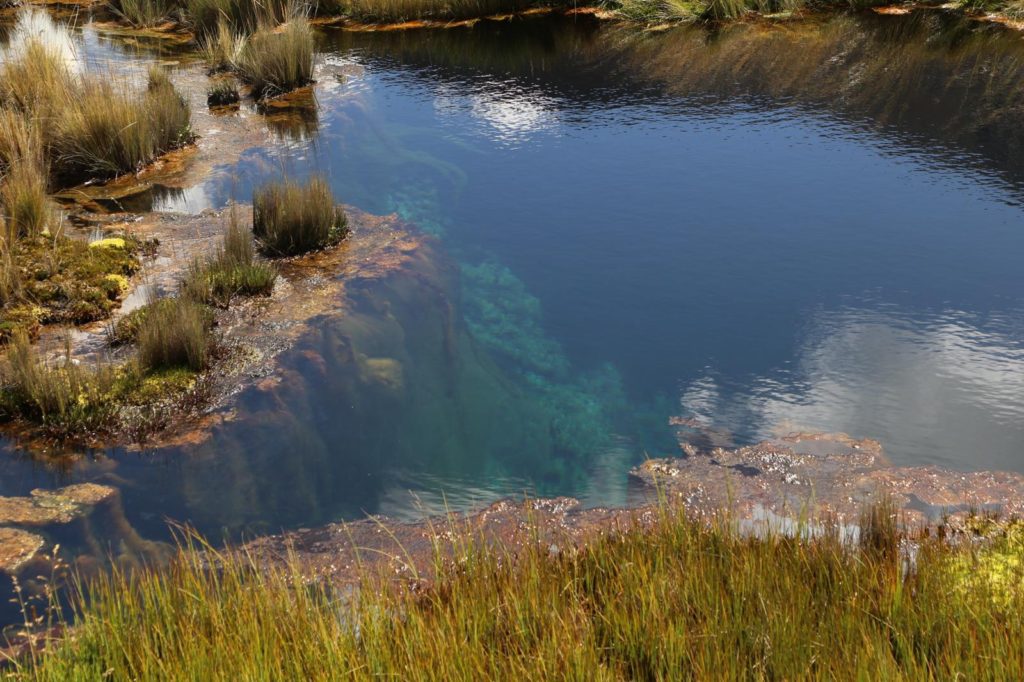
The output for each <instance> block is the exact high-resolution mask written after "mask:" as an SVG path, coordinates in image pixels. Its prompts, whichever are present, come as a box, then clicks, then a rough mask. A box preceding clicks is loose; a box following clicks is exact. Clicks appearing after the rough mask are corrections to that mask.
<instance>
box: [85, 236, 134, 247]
mask: <svg viewBox="0 0 1024 682" xmlns="http://www.w3.org/2000/svg"><path fill="white" fill-rule="evenodd" d="M124 247H125V241H124V239H122V238H121V237H107V238H105V239H99V240H97V241H94V242H90V243H89V248H90V249H123V248H124Z"/></svg>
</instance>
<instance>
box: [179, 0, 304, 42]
mask: <svg viewBox="0 0 1024 682" xmlns="http://www.w3.org/2000/svg"><path fill="white" fill-rule="evenodd" d="M183 4H184V10H185V15H186V16H187V17H188V21H189V22H190V23H191V25H192V29H193V30H194V31H195V33H196V35H197V36H199V37H200V38H206V37H208V36H210V35H212V34H215V33H216V32H217V31H218V30H219V26H220V25H221V24H223V25H225V26H227V27H228V28H229V29H231V31H232V32H234V33H240V34H242V35H246V34H249V33H253V32H255V31H256V30H257V29H259V28H261V27H264V26H276V25H278V24H282V23H284V22H286V21H288V20H289V19H291V18H292V17H296V16H300V15H302V14H303V13H304V11H305V5H304V3H303V2H302V1H301V0H184V3H183Z"/></svg>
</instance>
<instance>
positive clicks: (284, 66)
mask: <svg viewBox="0 0 1024 682" xmlns="http://www.w3.org/2000/svg"><path fill="white" fill-rule="evenodd" d="M313 43H314V40H313V29H312V28H311V27H310V25H309V22H308V21H307V20H306V19H305V18H304V17H295V18H292V19H291V20H290V21H289V22H288V23H287V24H285V25H284V26H282V27H280V28H277V29H269V28H263V29H260V30H258V31H256V32H255V33H254V34H252V35H251V36H249V37H248V38H247V39H246V41H245V44H244V46H243V47H242V49H241V52H240V54H239V56H238V59H237V60H236V62H235V65H234V66H235V70H236V71H237V73H238V76H239V78H241V79H242V80H243V81H245V82H246V83H248V84H249V86H250V87H251V88H252V92H253V96H255V97H256V98H257V99H259V98H265V97H273V96H274V95H280V94H282V93H285V92H288V91H290V90H294V89H296V88H299V87H302V86H304V85H308V84H309V83H311V82H312V80H313V55H314V44H313Z"/></svg>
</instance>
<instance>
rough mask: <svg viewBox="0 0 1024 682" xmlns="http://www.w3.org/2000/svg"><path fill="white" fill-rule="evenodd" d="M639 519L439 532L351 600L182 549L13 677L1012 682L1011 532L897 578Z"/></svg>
mask: <svg viewBox="0 0 1024 682" xmlns="http://www.w3.org/2000/svg"><path fill="white" fill-rule="evenodd" d="M656 516H658V520H657V521H656V522H655V523H654V524H653V525H652V526H650V527H647V528H645V529H638V530H632V531H629V532H614V533H610V534H603V535H599V536H595V537H594V538H593V539H592V540H591V542H590V544H588V545H586V546H584V547H583V548H581V549H578V550H575V549H573V547H572V546H571V545H561V547H560V548H559V550H558V551H554V550H553V549H552V547H551V544H550V542H549V541H543V542H541V541H532V540H530V533H531V532H532V531H530V530H527V531H524V534H523V539H524V540H526V544H525V546H524V547H523V548H521V549H517V550H515V551H512V550H502V549H501V548H495V547H494V546H493V545H491V546H490V548H489V549H488V548H487V546H486V545H485V543H483V542H481V541H479V540H474V539H473V537H472V536H471V535H470V534H469V533H468V532H467V531H465V530H463V529H460V528H458V527H456V526H454V525H453V527H452V528H451V529H448V528H442V529H440V530H441V531H443V532H444V533H441V534H437V535H435V536H434V540H433V541H434V542H435V546H436V547H437V555H436V559H435V570H436V571H437V573H438V575H439V578H438V579H437V580H436V581H435V582H433V583H432V584H431V583H417V585H418V586H417V587H416V588H415V589H411V587H412V586H410V585H408V584H406V583H397V582H395V581H394V579H393V577H392V579H391V580H385V581H380V580H378V579H376V578H374V576H373V574H372V573H370V572H369V571H367V572H365V574H364V575H365V578H364V582H363V585H362V589H360V590H359V591H358V592H355V593H336V592H333V591H332V590H330V589H329V588H327V587H325V586H323V585H321V584H319V583H312V584H310V583H308V582H307V581H304V580H303V579H301V577H300V576H299V574H298V573H297V572H296V571H295V570H294V569H271V570H264V569H263V568H261V567H259V566H258V565H256V563H255V562H254V561H253V560H251V559H249V558H247V557H245V556H244V555H239V554H237V553H235V554H220V555H216V554H214V553H212V550H210V548H209V547H208V546H199V549H202V550H204V551H203V552H202V553H197V552H195V551H194V550H195V549H196V547H195V546H193V547H192V548H189V547H185V548H183V549H182V550H181V552H180V553H179V555H178V557H177V559H176V561H174V563H173V565H172V566H171V567H169V568H165V569H162V570H157V571H154V570H149V571H143V572H139V573H131V574H129V573H126V572H123V571H119V570H115V571H114V573H113V574H111V575H108V576H106V577H103V578H100V579H99V580H98V581H97V582H95V583H94V584H93V585H92V586H91V587H90V588H89V589H88V590H87V592H86V596H85V598H84V600H82V601H81V602H80V604H81V606H80V612H79V614H78V623H79V624H78V625H77V626H76V629H75V630H74V635H73V636H72V637H70V638H69V639H67V640H65V641H63V642H59V643H57V642H55V643H52V644H51V645H50V646H49V647H48V649H47V651H46V653H44V654H40V655H38V656H32V657H30V658H29V659H27V660H26V661H25V662H24V663H23V664H22V666H21V668H20V669H19V670H18V671H17V672H18V673H19V674H20V675H21V679H29V680H78V679H82V680H85V679H100V678H104V679H112V680H129V679H130V680H158V679H159V680H179V679H180V680H200V679H202V680H207V679H223V680H228V679H232V680H234V679H281V680H286V679H287V680H328V679H345V678H354V679H367V680H369V679H403V680H410V679H415V680H419V679H423V680H428V679H438V680H547V679H578V680H624V679H634V680H658V679H679V678H680V677H682V678H686V679H708V680H723V679H794V680H795V679H837V680H855V679H863V680H876V679H885V680H898V679H914V680H917V679H971V680H973V679H1021V676H1022V675H1024V619H1022V618H1020V608H1021V606H1024V600H1022V594H1024V588H1022V586H1021V582H1020V571H1021V569H1020V567H1019V566H1018V567H1017V568H1016V569H1015V570H1016V571H1017V572H1016V573H1015V574H1014V575H1015V579H1016V582H1013V581H1008V582H1006V581H1004V582H996V581H993V580H991V579H989V577H988V575H989V573H990V571H989V570H988V568H989V567H990V566H993V565H999V566H1002V565H1003V563H1006V562H1005V561H1004V560H1005V559H1006V557H1008V556H1013V557H1016V558H1017V560H1018V563H1019V559H1020V557H1021V556H1022V555H1024V543H1021V542H1018V541H1017V540H1014V539H1013V538H1014V537H1015V536H1014V534H1013V533H1012V532H1008V533H1006V534H1005V536H1003V537H997V538H995V539H993V540H992V541H991V542H990V543H989V544H986V545H976V544H974V543H971V542H968V543H966V544H965V545H964V546H963V547H961V548H959V549H956V548H951V547H949V546H948V545H944V544H942V543H941V542H939V541H937V540H934V539H933V540H925V541H924V544H923V546H922V547H921V549H920V551H919V552H918V553H917V554H916V558H915V560H914V562H913V563H912V564H910V565H909V568H906V569H905V568H904V563H903V561H904V558H903V555H901V554H900V553H899V552H898V551H896V548H895V546H893V545H892V543H893V542H894V540H895V538H891V537H890V538H889V539H888V540H886V542H888V543H890V544H889V545H888V546H887V548H885V550H884V551H878V549H879V548H878V546H877V545H873V546H870V547H865V548H856V547H852V546H850V545H849V544H848V543H844V542H843V541H841V540H840V539H839V537H838V534H837V533H826V534H824V535H822V536H818V537H816V538H814V539H804V540H800V539H794V538H791V537H781V536H770V537H766V538H760V539H759V538H755V537H743V536H739V535H737V534H736V533H734V532H732V529H731V528H729V527H727V526H726V525H725V524H713V525H710V526H709V525H705V524H704V523H702V522H695V521H692V520H688V519H687V518H685V517H684V516H682V515H678V514H675V513H673V512H671V511H662V512H661V513H660V514H656ZM449 531H451V532H449ZM444 534H448V536H449V539H441V538H442V536H443V535H444ZM1017 535H1020V537H1024V533H1018V534H1017ZM453 536H454V538H455V539H454V540H450V538H451V537H453ZM1018 539H1019V538H1018ZM449 543H451V544H449ZM368 556H369V555H368ZM211 565H214V566H217V567H218V568H217V570H211V569H210V566H211ZM353 595H357V596H353Z"/></svg>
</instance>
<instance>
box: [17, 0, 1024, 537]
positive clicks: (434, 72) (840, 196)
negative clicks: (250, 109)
mask: <svg viewBox="0 0 1024 682" xmlns="http://www.w3.org/2000/svg"><path fill="white" fill-rule="evenodd" d="M85 36H86V40H87V41H88V40H92V41H93V42H94V48H93V51H94V52H95V51H101V52H103V53H104V54H107V53H108V52H109V53H110V54H119V53H117V52H116V50H114V48H112V47H111V46H109V45H107V44H106V43H101V42H97V41H96V38H95V36H94V35H93V34H91V33H90V32H89V31H86V32H85ZM90 36H91V37H90ZM323 49H324V53H323V55H322V57H321V77H320V80H319V82H318V84H317V86H316V96H317V106H316V107H315V109H313V110H310V111H307V112H305V115H304V116H303V117H302V120H301V122H300V123H297V124H295V125H292V126H278V127H277V128H275V130H277V141H276V142H274V143H273V144H270V145H268V146H266V147H264V148H258V149H254V150H250V151H249V152H247V153H246V154H245V155H244V157H243V160H242V162H241V163H239V164H236V165H232V166H230V167H223V168H219V169H217V171H216V172H215V173H214V174H213V175H211V177H210V178H209V179H208V180H207V181H205V182H203V183H202V184H200V185H198V186H197V187H195V188H193V189H191V190H189V191H188V192H186V193H185V194H184V195H172V196H169V197H168V198H167V199H166V200H165V201H164V202H163V203H162V205H161V206H160V207H161V208H164V209H168V210H199V209H201V208H203V207H206V206H221V205H224V204H225V203H226V202H227V201H228V200H230V199H231V198H232V197H238V198H241V199H243V200H244V199H245V198H246V197H248V195H249V193H250V192H251V190H252V187H253V186H254V185H255V184H256V183H258V182H261V181H263V180H265V179H267V178H268V177H276V176H277V175H279V174H280V173H281V172H282V171H283V172H285V173H287V174H289V175H292V176H296V177H302V176H305V175H308V174H310V173H313V172H321V173H324V174H326V175H327V177H328V178H329V180H330V182H331V184H332V186H333V188H334V190H335V192H336V194H337V196H339V197H340V198H341V199H343V200H344V201H346V202H347V203H350V204H352V205H354V206H357V207H359V208H361V209H363V210H366V211H369V212H372V213H390V212H397V213H398V214H399V215H401V216H402V217H403V218H404V219H406V220H407V221H409V222H410V223H412V224H414V225H415V226H416V227H417V229H420V230H423V231H426V232H429V233H431V234H433V235H435V236H436V237H437V238H438V240H439V241H438V245H439V246H438V253H439V254H440V255H439V257H442V258H444V259H446V260H447V262H449V263H450V264H451V265H452V268H453V269H454V271H455V272H456V273H457V279H456V283H455V284H454V285H453V290H452V291H451V292H449V294H450V299H451V300H452V301H453V302H455V311H456V312H455V314H456V316H457V320H458V326H459V328H460V329H462V330H464V332H462V333H463V334H464V337H460V339H461V341H460V344H459V346H458V347H459V348H460V349H461V351H460V352H461V353H463V356H462V358H461V362H462V363H463V364H464V365H467V366H469V369H465V371H464V372H463V373H462V374H458V375H457V376H456V377H455V378H454V379H452V378H451V376H449V375H445V374H444V373H443V372H440V371H437V372H435V371H434V370H436V369H438V368H437V367H435V366H434V365H435V364H437V363H438V362H440V361H438V360H436V358H434V356H431V355H429V353H428V352H427V351H425V350H424V349H422V348H417V347H416V339H417V338H418V337H417V333H418V332H414V330H415V329H419V327H416V326H415V325H416V324H428V323H429V321H430V320H431V319H435V318H436V316H437V315H439V314H440V313H439V312H438V311H437V310H433V309H427V310H426V311H425V312H423V313H422V315H421V317H422V319H421V320H419V321H418V322H410V321H408V320H409V319H410V315H409V314H407V317H406V318H402V314H401V311H400V309H398V308H396V309H395V310H390V309H389V311H388V314H392V313H393V314H394V316H395V318H396V319H399V320H402V319H405V320H406V322H405V323H404V324H405V325H406V326H405V327H404V336H403V337H402V338H403V339H404V341H403V342H402V343H404V344H405V345H404V346H402V347H401V348H399V349H398V350H396V347H397V345H401V344H397V345H396V344H395V343H392V341H394V339H395V338H397V337H393V336H387V334H386V333H385V332H380V333H379V334H376V332H375V334H376V335H374V334H369V333H368V335H367V336H365V337H360V338H357V341H358V342H359V343H361V344H362V345H361V346H359V347H360V348H361V349H362V352H364V353H365V354H366V355H368V356H374V357H376V356H378V355H380V356H388V357H398V358H399V360H400V362H401V363H402V365H403V367H404V371H405V373H406V377H407V381H406V388H405V393H404V394H403V395H402V396H399V397H395V396H376V395H370V394H366V395H360V394H358V392H357V393H356V397H355V398H353V394H352V393H351V392H350V388H349V385H348V384H346V383H344V381H343V377H344V376H345V373H346V371H348V370H347V369H346V365H345V364H344V363H343V362H341V361H340V360H337V362H335V361H336V358H334V357H332V353H335V352H336V350H332V349H336V348H337V347H338V339H346V340H349V339H352V338H355V337H353V334H355V332H353V331H352V329H353V328H359V329H364V328H373V325H374V324H375V322H374V315H377V316H378V317H382V316H383V317H386V315H385V314H384V313H382V312H381V310H382V309H381V308H379V307H378V308H376V309H374V308H373V306H371V305H369V304H367V305H366V306H365V308H366V311H368V312H366V313H365V317H361V316H360V315H363V313H362V312H360V314H359V315H354V316H352V317H350V318H349V319H341V320H337V319H325V320H324V321H323V323H322V325H321V326H320V328H319V329H318V331H317V332H316V333H315V334H311V335H310V337H309V338H306V339H303V340H302V341H300V343H299V347H298V350H297V351H296V352H295V353H293V354H292V355H289V356H286V358H285V365H286V366H290V367H291V368H292V369H293V370H294V373H295V374H297V375H298V376H299V377H301V382H300V383H301V384H302V385H301V388H295V389H294V390H293V389H289V391H290V392H287V393H285V394H284V397H283V398H282V400H281V401H280V403H279V404H278V405H277V406H276V407H274V410H276V411H270V410H269V408H267V406H266V405H265V402H266V401H265V400H264V399H263V398H261V397H260V396H258V395H254V394H245V395H243V396H242V397H241V398H240V405H241V414H242V415H243V419H242V420H241V422H239V423H238V424H237V425H235V426H226V427H225V428H224V429H222V430H221V431H219V432H218V433H217V434H216V436H215V438H214V439H213V440H212V441H211V442H210V443H209V444H207V445H205V446H202V447H198V448H191V449H190V448H184V449H175V450H170V451H161V452H157V453H155V454H154V453H146V454H142V455H124V454H121V453H102V454H99V455H97V456H98V457H99V463H91V464H90V463H79V464H77V465H75V466H72V467H70V468H69V469H67V470H66V471H65V472H64V474H63V476H64V477H63V478H61V477H57V476H55V474H54V473H53V471H54V470H53V469H52V468H47V467H46V466H43V465H39V464H30V462H31V459H30V458H27V457H26V456H25V455H23V454H13V453H12V454H11V455H10V457H9V458H8V459H7V460H6V461H5V463H4V470H5V474H4V477H3V481H2V485H3V488H4V492H5V493H6V494H13V493H19V494H23V493H24V491H25V490H27V489H28V488H29V487H31V486H32V485H37V484H53V483H55V482H57V480H58V479H59V480H60V481H66V480H79V479H89V480H106V481H108V482H109V481H111V480H114V479H113V478H112V475H111V471H112V470H114V471H116V475H117V477H118V479H117V480H120V481H124V482H125V483H124V487H123V496H124V498H125V505H126V513H127V514H128V516H129V518H130V519H131V521H132V523H133V524H135V525H136V527H138V528H141V529H142V530H143V531H144V534H147V535H156V534H159V533H160V532H161V531H160V528H161V527H162V525H163V523H164V516H165V515H166V516H169V517H172V518H177V519H188V520H191V521H193V522H196V523H197V524H199V526H200V527H201V528H202V529H203V530H206V531H210V530H211V529H217V528H228V529H232V530H239V529H242V530H250V531H252V530H275V529H277V528H280V527H282V526H295V525H306V524H312V523H317V522H324V521H327V520H332V519H336V518H343V517H353V516H358V515H361V514H362V513H365V512H374V511H384V512H388V513H395V514H406V515H414V514H417V513H420V512H421V511H423V510H431V509H438V508H440V507H441V506H442V505H444V504H445V503H446V500H447V503H448V504H450V505H452V506H463V505H468V504H474V503H478V502H480V501H483V500H486V499H489V498H493V497H494V496H497V495H504V494H510V493H520V492H523V491H531V492H537V493H543V494H554V493H566V494H573V495H577V496H581V497H583V498H585V499H586V500H587V501H588V502H590V503H603V504H615V503H621V502H623V501H624V500H625V496H626V487H627V472H628V469H629V467H630V466H631V465H633V464H635V463H636V462H638V461H640V460H641V459H642V458H644V457H645V456H653V457H657V456H667V455H673V454H676V453H677V451H678V444H677V443H675V441H674V440H673V439H672V437H671V432H670V431H669V429H668V426H667V421H668V419H669V417H671V416H684V417H690V418H693V419H695V420H696V421H697V423H699V424H702V425H703V426H704V427H705V428H706V430H707V433H708V434H710V436H709V437H711V438H712V440H713V441H714V442H718V443H722V444H741V443H746V442H751V441H754V440H757V439H760V438H764V437H768V436H771V435H772V434H776V433H780V432H789V431H794V430H826V431H845V432H848V433H850V434H851V435H854V436H857V437H871V438H877V439H879V440H880V441H882V443H883V444H884V446H885V448H886V451H887V452H888V453H889V455H890V457H891V458H892V460H893V461H894V462H895V463H897V464H901V465H925V464H937V465H942V466H947V467H953V468H957V469H964V470H976V469H1010V470H1017V471H1024V267H1022V266H1021V261H1022V257H1024V208H1022V204H1021V199H1022V197H1024V194H1022V188H1024V185H1022V180H1024V139H1022V138H1021V135H1020V131H1021V130H1024V127H1022V125H1024V113H1022V112H1024V90H1022V87H1021V85H1020V84H1021V83H1022V82H1024V80H1022V78H1021V76H1022V75H1024V61H1022V58H1024V43H1021V41H1020V39H1019V36H1018V35H1016V34H1012V33H1008V32H1005V31H1001V30H998V29H995V28H993V27H987V26H985V25H982V24H978V23H973V24H965V23H963V22H960V21H958V20H955V19H953V18H950V17H946V16H945V15H943V14H941V13H927V14H914V15H911V16H907V17H875V16H861V17H852V16H843V17H834V18H830V19H822V20H820V21H819V20H815V21H810V22H804V23H799V24H793V25H786V26H783V27H779V28H773V27H771V26H769V25H763V26H756V25H755V26H750V25H743V26H736V27H732V28H729V29H724V30H722V31H718V32H710V31H707V30H705V29H703V28H697V27H682V28H679V29H677V30H673V31H668V32H665V33H660V34H644V33H641V32H638V31H636V30H632V29H625V28H622V27H616V26H609V25H605V26H602V25H600V24H598V23H596V22H593V21H591V20H583V19H580V20H575V21H574V20H566V19H561V20H530V21H525V20H524V21H514V22H496V23H487V22H484V23H482V24H480V25H478V26H477V27H476V28H474V29H458V30H449V31H433V32H430V31H421V32H403V33H401V34H365V35H363V34H349V33H341V32H339V33H331V34H326V35H324V36H323ZM145 58H146V59H149V58H151V57H149V56H147V57H145ZM338 74H343V75H342V76H341V77H339V75H338ZM370 298H372V296H370ZM373 310H376V311H377V312H373ZM423 320H426V322H424V321H423ZM346 325H349V326H346ZM358 325H363V326H362V327H359V326H358ZM423 328H424V329H426V327H423ZM424 334H426V332H424ZM356 336H357V337H358V334H356ZM346 343H347V341H346ZM357 345H358V344H357ZM300 351H308V352H314V353H317V354H319V355H321V356H323V357H324V358H325V361H326V364H327V366H328V367H329V368H330V371H329V372H328V373H327V374H326V375H325V376H326V377H327V378H324V376H321V375H318V374H316V373H314V372H311V371H309V370H308V367H307V366H306V365H304V364H303V360H302V358H303V357H304V356H302V355H301V353H300ZM481 368H482V369H481ZM460 371H462V370H460ZM499 375H500V377H499V378H497V379H495V378H494V377H496V376H499ZM482 376H486V377H489V378H487V379H486V380H484V379H481V378H480V377H482ZM445 377H447V378H445ZM465 377H469V378H465ZM449 380H450V381H451V382H453V383H452V384H451V385H449V384H446V383H445V381H449ZM497 393H500V395H496V394H497ZM280 405H284V408H281V407H280ZM353 406H355V407H353ZM246 417H248V419H249V421H246ZM456 432H457V433H458V435H453V434H455V433H456ZM108 458H110V459H108ZM111 462H112V464H111ZM41 482H42V483H41ZM408 490H413V491H415V492H416V493H417V494H418V495H419V501H418V502H417V501H415V500H414V499H413V498H411V497H410V496H409V495H408V492H407V491H408Z"/></svg>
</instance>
